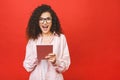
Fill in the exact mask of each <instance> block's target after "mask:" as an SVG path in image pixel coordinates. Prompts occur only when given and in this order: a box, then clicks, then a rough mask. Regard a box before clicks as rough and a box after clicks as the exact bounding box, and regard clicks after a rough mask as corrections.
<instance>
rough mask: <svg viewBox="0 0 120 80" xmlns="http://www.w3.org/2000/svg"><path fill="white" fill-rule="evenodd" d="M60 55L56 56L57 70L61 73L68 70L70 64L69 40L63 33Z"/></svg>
mask: <svg viewBox="0 0 120 80" xmlns="http://www.w3.org/2000/svg"><path fill="white" fill-rule="evenodd" d="M60 45H61V47H60V55H59V56H58V57H57V58H56V63H55V65H56V66H57V67H56V70H57V72H59V73H61V72H64V71H66V70H67V69H68V68H69V66H70V55H69V50H68V45H67V41H66V38H65V36H64V35H61V43H60Z"/></svg>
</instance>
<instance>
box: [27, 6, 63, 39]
mask: <svg viewBox="0 0 120 80" xmlns="http://www.w3.org/2000/svg"><path fill="white" fill-rule="evenodd" d="M44 12H49V13H50V14H51V16H52V26H51V29H50V31H51V32H52V33H54V32H55V33H56V34H58V35H59V36H60V34H61V33H62V28H61V25H60V22H59V19H58V17H57V15H56V13H55V12H54V10H53V9H52V8H51V7H50V6H49V5H46V4H42V5H41V6H38V7H37V8H35V10H34V11H33V13H32V15H31V17H30V19H29V22H28V25H27V28H26V35H27V38H28V39H34V40H35V39H37V38H38V37H39V34H42V30H41V29H40V26H39V18H40V16H41V14H42V13H44Z"/></svg>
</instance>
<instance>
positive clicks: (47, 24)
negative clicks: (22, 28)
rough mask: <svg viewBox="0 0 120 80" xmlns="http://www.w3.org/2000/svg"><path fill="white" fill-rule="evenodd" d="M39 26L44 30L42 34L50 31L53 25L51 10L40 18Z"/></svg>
mask: <svg viewBox="0 0 120 80" xmlns="http://www.w3.org/2000/svg"><path fill="white" fill-rule="evenodd" d="M39 26H40V29H41V30H42V34H48V33H50V29H51V26H52V17H51V15H50V13H49V12H43V13H42V14H41V16H40V18H39Z"/></svg>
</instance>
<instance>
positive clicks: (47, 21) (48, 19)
mask: <svg viewBox="0 0 120 80" xmlns="http://www.w3.org/2000/svg"><path fill="white" fill-rule="evenodd" d="M39 21H40V23H42V24H43V23H44V22H45V21H46V23H51V22H52V19H51V18H50V17H47V18H40V19H39Z"/></svg>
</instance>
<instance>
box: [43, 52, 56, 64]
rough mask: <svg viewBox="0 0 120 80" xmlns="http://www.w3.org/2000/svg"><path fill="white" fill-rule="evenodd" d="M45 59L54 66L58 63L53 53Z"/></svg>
mask: <svg viewBox="0 0 120 80" xmlns="http://www.w3.org/2000/svg"><path fill="white" fill-rule="evenodd" d="M45 59H47V60H48V61H50V62H52V63H53V64H54V63H55V62H56V55H55V54H53V53H50V54H48V55H47V56H46V57H45Z"/></svg>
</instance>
